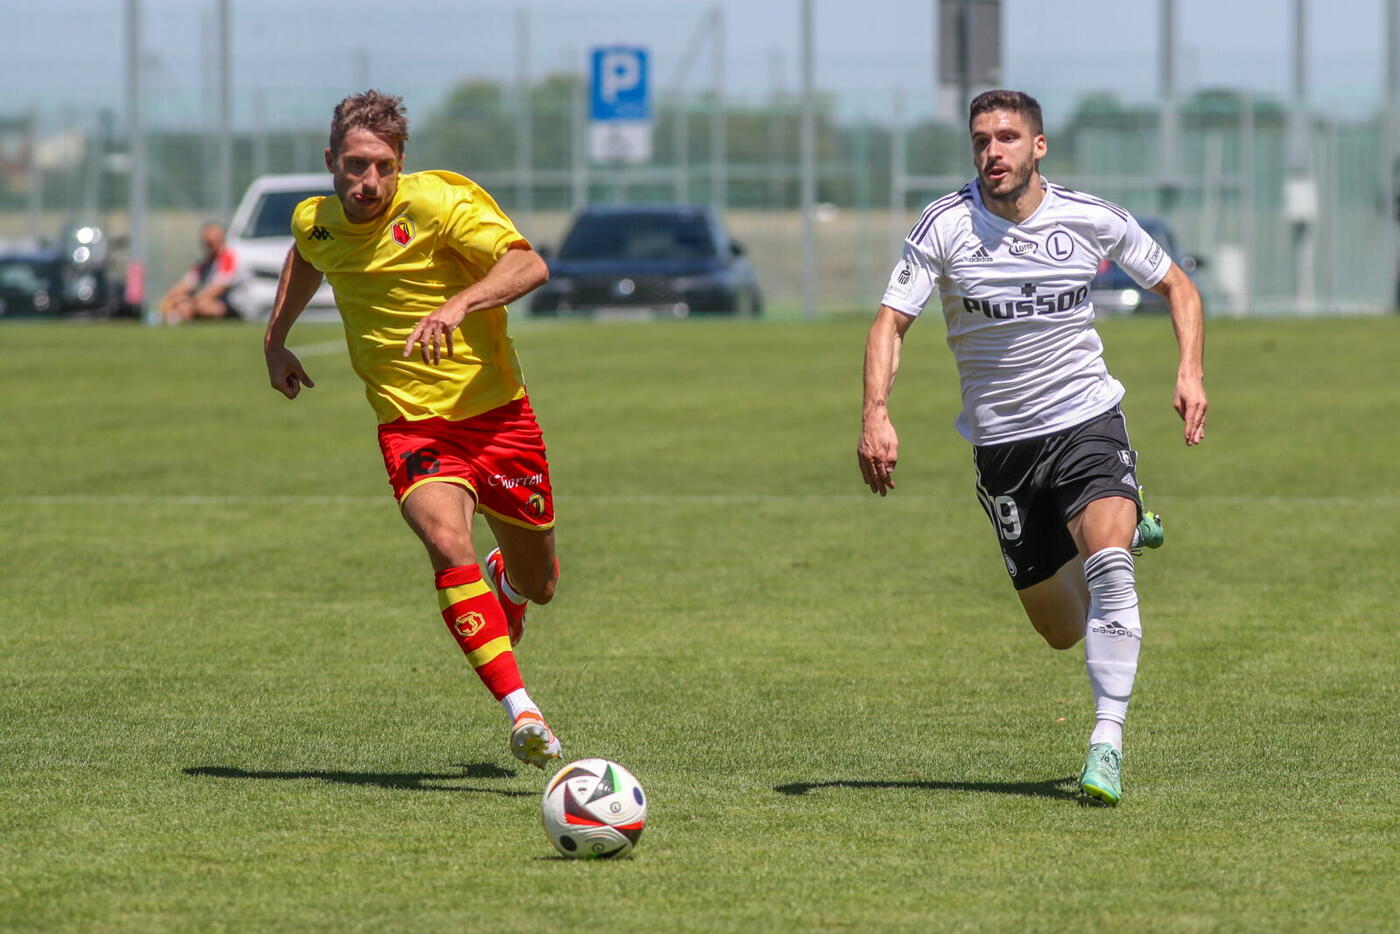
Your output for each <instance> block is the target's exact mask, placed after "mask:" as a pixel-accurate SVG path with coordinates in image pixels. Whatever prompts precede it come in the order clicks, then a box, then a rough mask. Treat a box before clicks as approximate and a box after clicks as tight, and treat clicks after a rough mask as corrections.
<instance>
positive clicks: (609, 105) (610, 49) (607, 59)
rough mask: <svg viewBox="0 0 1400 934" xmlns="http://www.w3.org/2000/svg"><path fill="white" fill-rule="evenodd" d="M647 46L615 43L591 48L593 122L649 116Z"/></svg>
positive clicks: (648, 118) (648, 117)
mask: <svg viewBox="0 0 1400 934" xmlns="http://www.w3.org/2000/svg"><path fill="white" fill-rule="evenodd" d="M647 85H648V82H647V50H646V49H644V48H641V47H639V46H629V45H614V46H603V47H600V48H596V49H594V50H593V87H592V95H591V96H592V113H593V121H594V122H595V123H606V122H610V121H614V120H650V119H651V96H650V94H649V93H648V86H647Z"/></svg>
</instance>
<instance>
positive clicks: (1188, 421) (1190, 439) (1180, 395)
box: [1172, 376, 1206, 445]
mask: <svg viewBox="0 0 1400 934" xmlns="http://www.w3.org/2000/svg"><path fill="white" fill-rule="evenodd" d="M1172 408H1174V409H1176V414H1177V415H1180V416H1181V420H1182V421H1183V422H1185V428H1184V429H1183V432H1182V433H1183V434H1184V435H1185V437H1186V443H1187V444H1188V445H1193V444H1200V443H1201V442H1202V441H1204V440H1205V437H1206V387H1205V386H1204V384H1202V382H1201V378H1200V377H1199V376H1178V377H1177V378H1176V392H1175V393H1174V394H1173V396H1172Z"/></svg>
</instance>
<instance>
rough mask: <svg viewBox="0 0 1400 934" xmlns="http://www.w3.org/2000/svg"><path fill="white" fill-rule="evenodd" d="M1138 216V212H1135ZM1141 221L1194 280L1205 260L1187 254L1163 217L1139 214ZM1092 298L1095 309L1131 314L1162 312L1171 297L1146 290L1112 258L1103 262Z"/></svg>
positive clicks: (1146, 229)
mask: <svg viewBox="0 0 1400 934" xmlns="http://www.w3.org/2000/svg"><path fill="white" fill-rule="evenodd" d="M1135 216H1136V215H1135ZM1137 222H1138V223H1139V224H1141V225H1142V229H1143V230H1145V231H1147V235H1148V236H1150V237H1151V238H1152V239H1153V240H1156V241H1157V242H1158V243H1159V244H1161V246H1162V249H1164V250H1166V251H1167V255H1168V256H1170V257H1171V258H1172V260H1173V261H1174V262H1175V263H1176V264H1177V265H1178V266H1180V267H1181V268H1182V269H1183V270H1185V272H1186V274H1187V275H1188V276H1190V277H1191V278H1192V279H1193V280H1194V279H1195V273H1196V270H1197V269H1200V268H1201V267H1202V266H1203V265H1204V263H1203V261H1202V260H1200V259H1199V258H1197V257H1195V256H1183V255H1182V253H1181V250H1180V249H1178V247H1177V245H1176V236H1175V235H1174V234H1173V233H1172V230H1171V227H1169V226H1168V225H1167V222H1166V221H1165V220H1163V219H1162V218H1160V217H1137ZM1089 299H1090V301H1092V302H1093V303H1094V311H1095V313H1097V314H1104V315H1131V314H1147V313H1155V312H1161V313H1165V312H1166V311H1167V310H1168V309H1167V300H1166V299H1165V298H1163V297H1162V296H1160V295H1158V294H1157V293H1156V292H1153V291H1152V290H1151V289H1144V288H1142V287H1141V286H1139V285H1138V284H1137V283H1136V282H1134V281H1133V277H1132V276H1130V275H1128V274H1127V273H1126V272H1124V271H1123V270H1122V268H1120V267H1119V265H1118V264H1117V263H1115V262H1113V261H1112V260H1109V259H1105V260H1103V261H1102V262H1100V263H1099V271H1098V273H1097V274H1096V275H1095V276H1094V279H1093V281H1092V282H1090V283H1089Z"/></svg>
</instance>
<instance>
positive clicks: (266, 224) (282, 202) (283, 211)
mask: <svg viewBox="0 0 1400 934" xmlns="http://www.w3.org/2000/svg"><path fill="white" fill-rule="evenodd" d="M330 193H331V190H330V189H329V188H305V189H302V190H300V191H269V192H267V193H266V194H265V195H263V196H262V198H261V199H260V200H259V201H258V206H257V207H256V208H254V209H253V216H252V217H250V218H249V219H248V224H247V226H246V227H244V229H243V238H244V239H245V240H255V239H257V238H258V237H290V236H291V235H292V210H293V209H294V208H296V206H297V205H298V204H300V203H301V202H303V201H305V200H306V199H307V198H314V197H316V196H317V195H328V194H330Z"/></svg>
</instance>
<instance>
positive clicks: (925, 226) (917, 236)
mask: <svg viewBox="0 0 1400 934" xmlns="http://www.w3.org/2000/svg"><path fill="white" fill-rule="evenodd" d="M971 200H972V195H970V194H968V195H962V196H961V197H959V198H958V200H956V201H954V202H952V203H950V204H945V205H944V206H943V207H941V208H939V209H938V210H937V211H934V212H933V213H932V214H930V215H929V216H928V218H927V219H926V220H923V221H921V222H920V223H919V224H918V226H916V227H915V228H914V229H913V230H911V231H910V232H909V239H910V240H913V241H914V242H915V243H917V242H919V241H920V240H922V239H923V238H924V237H925V236H926V235H927V234H928V232H929V228H930V227H932V226H933V222H934V221H936V220H938V218H939V217H941V216H942V215H944V214H946V213H947V212H948V211H950V210H952V209H953V208H955V207H958V206H959V205H962V204H967V203H968V202H970V201H971Z"/></svg>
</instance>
